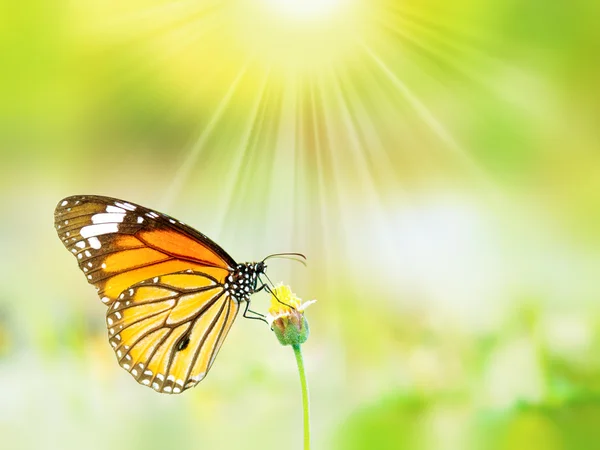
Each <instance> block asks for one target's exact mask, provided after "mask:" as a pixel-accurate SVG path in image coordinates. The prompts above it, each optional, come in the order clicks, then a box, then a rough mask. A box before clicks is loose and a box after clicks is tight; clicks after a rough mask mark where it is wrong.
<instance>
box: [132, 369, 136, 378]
mask: <svg viewBox="0 0 600 450" xmlns="http://www.w3.org/2000/svg"><path fill="white" fill-rule="evenodd" d="M131 375H133V376H134V377H137V376H138V371H137V370H136V369H132V370H131Z"/></svg>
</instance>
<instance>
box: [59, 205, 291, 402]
mask: <svg viewBox="0 0 600 450" xmlns="http://www.w3.org/2000/svg"><path fill="white" fill-rule="evenodd" d="M54 225H55V228H56V231H57V232H58V236H59V238H60V239H61V241H62V242H63V244H64V245H65V247H66V248H67V249H68V250H69V251H70V252H71V253H72V254H73V255H74V256H75V258H76V259H77V262H78V263H79V268H80V269H81V270H82V271H83V273H84V274H85V276H86V278H87V280H88V282H89V283H90V284H92V285H94V286H95V288H96V291H97V292H98V295H99V296H100V299H101V300H102V302H103V303H104V304H105V305H106V306H107V308H108V309H107V311H106V326H107V328H108V338H109V339H108V340H109V343H110V345H111V346H112V348H113V350H114V352H115V354H116V356H117V360H118V362H119V364H120V366H121V367H123V368H124V369H125V370H127V372H129V373H130V374H131V375H132V376H133V377H134V378H135V380H136V381H137V382H138V383H140V384H142V385H145V386H149V387H151V388H153V389H154V390H156V391H158V392H161V393H168V394H179V393H181V392H183V391H184V390H186V389H189V388H191V387H194V386H196V385H197V384H198V383H199V382H200V381H201V380H202V379H203V378H204V377H205V376H206V374H207V372H208V371H209V369H210V367H211V366H212V364H213V362H214V360H215V358H216V356H217V353H218V352H219V349H220V348H221V345H222V344H223V341H224V340H225V337H226V336H227V333H228V332H229V329H230V328H231V325H232V324H233V322H234V320H235V318H236V316H237V314H238V312H239V310H240V305H241V304H242V303H246V305H245V310H244V314H243V315H244V317H248V318H252V319H263V318H264V316H261V315H259V314H257V313H254V314H255V316H251V315H249V314H248V313H252V312H253V311H251V310H249V305H250V296H251V295H252V294H254V293H255V292H258V291H260V290H262V289H263V288H265V287H267V285H266V284H264V283H262V281H260V280H261V278H260V277H261V275H264V274H265V269H266V265H265V260H266V259H267V258H268V257H267V258H265V260H263V261H261V262H249V263H243V264H238V263H236V262H235V261H234V259H233V258H232V257H231V256H229V254H227V252H225V250H223V249H222V248H221V247H219V245H217V244H216V243H215V242H213V241H212V240H210V239H209V238H208V237H206V236H205V235H204V234H202V233H200V232H198V231H196V230H194V229H193V228H191V227H189V226H187V225H185V224H184V223H183V222H180V221H178V220H176V219H174V218H172V217H170V216H168V215H166V214H162V213H159V212H157V211H153V210H151V209H148V208H145V207H143V206H140V205H136V204H134V203H130V202H126V201H124V200H119V199H115V198H111V197H102V196H96V195H85V196H83V195H78V196H72V197H67V198H65V199H63V200H61V201H60V202H59V203H58V205H57V207H56V210H55V212H54ZM278 255H279V254H277V255H270V256H278ZM289 255H300V254H289ZM270 256H269V257H270ZM300 256H302V257H303V255H300ZM259 283H261V284H260V285H259ZM267 290H269V288H268V287H267Z"/></svg>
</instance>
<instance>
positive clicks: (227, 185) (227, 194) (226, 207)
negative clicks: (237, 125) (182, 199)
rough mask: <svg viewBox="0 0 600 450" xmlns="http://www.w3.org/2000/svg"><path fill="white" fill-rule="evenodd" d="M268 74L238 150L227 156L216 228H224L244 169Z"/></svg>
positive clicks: (257, 96) (265, 76)
mask: <svg viewBox="0 0 600 450" xmlns="http://www.w3.org/2000/svg"><path fill="white" fill-rule="evenodd" d="M269 76H270V70H267V71H266V72H265V75H264V78H263V80H262V82H261V86H260V88H259V90H258V93H257V94H256V100H255V102H254V105H253V106H252V109H251V112H250V114H249V119H248V121H247V124H246V129H245V130H244V133H243V134H242V137H241V139H240V142H241V143H240V145H239V147H238V151H237V152H236V153H237V154H236V155H234V156H232V157H231V158H229V161H228V167H229V170H228V174H227V175H228V177H229V179H228V180H224V184H223V186H222V188H221V189H222V194H221V198H222V201H221V202H220V205H221V207H220V209H219V211H218V212H217V213H216V214H215V223H216V226H217V230H222V229H223V228H224V224H225V223H226V219H227V216H228V214H229V213H230V211H231V205H232V203H233V201H234V196H235V194H236V187H237V185H238V180H239V176H240V174H241V173H242V171H243V170H244V161H245V159H246V156H247V153H248V151H249V149H250V147H251V145H252V143H251V139H252V133H253V131H254V129H255V126H256V123H257V121H258V120H260V112H261V106H262V104H263V102H264V98H265V93H266V92H267V87H268V81H269Z"/></svg>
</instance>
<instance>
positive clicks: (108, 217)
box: [92, 213, 125, 224]
mask: <svg viewBox="0 0 600 450" xmlns="http://www.w3.org/2000/svg"><path fill="white" fill-rule="evenodd" d="M124 218H125V213H123V214H116V213H100V214H94V215H93V216H92V223H93V224H99V223H115V222H118V223H121V222H123V219H124Z"/></svg>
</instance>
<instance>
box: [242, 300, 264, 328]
mask: <svg viewBox="0 0 600 450" xmlns="http://www.w3.org/2000/svg"><path fill="white" fill-rule="evenodd" d="M249 312H250V313H252V314H254V316H250V315H248V313H249ZM244 317H245V318H246V319H256V320H262V321H263V322H265V323H269V322H267V319H265V316H264V315H263V314H259V313H257V312H256V311H252V310H251V309H250V302H246V309H245V310H244Z"/></svg>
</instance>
